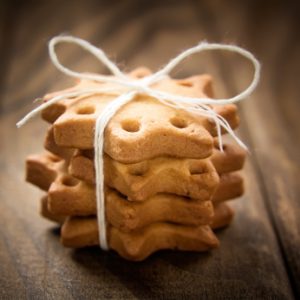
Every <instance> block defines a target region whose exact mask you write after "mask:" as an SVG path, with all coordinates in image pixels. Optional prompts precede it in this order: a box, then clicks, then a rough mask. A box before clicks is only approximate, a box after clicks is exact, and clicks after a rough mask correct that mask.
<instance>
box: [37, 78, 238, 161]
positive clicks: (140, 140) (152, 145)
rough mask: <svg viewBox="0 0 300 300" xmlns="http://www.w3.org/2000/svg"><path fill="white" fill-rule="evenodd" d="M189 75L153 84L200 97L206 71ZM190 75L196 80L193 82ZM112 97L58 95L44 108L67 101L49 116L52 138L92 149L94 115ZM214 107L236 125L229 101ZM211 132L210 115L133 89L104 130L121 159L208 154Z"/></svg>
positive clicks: (83, 84)
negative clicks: (176, 106)
mask: <svg viewBox="0 0 300 300" xmlns="http://www.w3.org/2000/svg"><path fill="white" fill-rule="evenodd" d="M190 81H191V86H188V85H187V82H189V79H186V80H185V81H182V80H181V81H178V80H172V79H165V80H163V81H162V82H160V83H159V84H158V86H157V87H156V88H157V89H161V90H166V91H173V92H175V93H179V92H181V94H183V95H188V96H198V97H204V96H205V94H204V91H207V90H209V89H208V88H205V86H207V85H210V81H211V79H210V77H209V76H207V75H203V76H197V79H195V78H193V79H191V80H190ZM195 81H197V82H200V83H199V84H195ZM201 82H202V83H201ZM94 85H95V83H90V82H81V83H80V84H79V87H86V86H87V87H90V86H94ZM79 87H77V88H79ZM200 87H202V88H203V90H201V89H200ZM74 89H76V87H75V88H74ZM114 98H115V96H109V95H94V96H90V97H85V98H83V97H81V98H80V99H69V100H63V102H59V103H57V104H54V105H53V106H50V107H49V108H48V109H47V110H46V111H45V112H44V113H43V115H44V117H45V116H47V115H48V114H49V115H52V114H53V111H55V114H57V111H60V112H61V110H62V109H61V106H64V105H65V103H68V104H67V105H65V108H64V112H63V113H62V114H60V116H59V117H58V118H57V119H56V120H55V121H54V124H53V129H54V138H55V142H56V143H57V144H58V145H59V146H63V147H74V148H79V149H92V148H93V138H94V125H95V120H96V118H97V116H98V115H99V114H100V113H101V111H102V110H103V108H104V106H105V105H107V103H109V102H110V101H112V99H114ZM62 103H63V104H62ZM55 106H58V107H60V108H55ZM215 110H216V111H218V112H219V113H220V114H221V115H222V116H223V117H225V118H226V119H227V121H228V122H229V123H230V124H231V126H232V127H233V128H234V127H236V126H237V125H238V122H239V121H238V117H237V111H236V107H235V106H234V105H226V106H216V107H215ZM47 111H50V112H49V113H47ZM51 118H52V117H51ZM51 118H50V117H49V118H48V117H46V119H51ZM52 119H53V118H52ZM215 134H216V132H215V124H214V122H212V121H211V120H210V119H208V118H205V117H199V116H197V117H195V116H192V115H191V114H188V113H186V112H184V111H181V110H175V109H173V108H171V107H168V106H165V105H163V104H161V103H160V102H158V101H157V100H155V99H152V98H151V97H148V96H143V95H138V96H136V98H135V99H134V100H133V101H131V102H130V103H128V104H127V105H125V106H124V107H123V108H121V109H120V110H119V111H118V112H117V114H116V115H115V116H114V117H113V118H112V120H111V121H110V122H109V124H108V126H107V128H106V131H105V152H106V153H107V154H108V155H110V156H111V157H112V158H113V159H115V160H117V161H120V162H124V163H135V162H139V161H143V160H148V159H150V158H154V157H158V156H165V155H170V156H176V157H186V158H205V157H207V156H209V155H210V154H211V151H212V147H213V146H212V143H213V140H212V135H215Z"/></svg>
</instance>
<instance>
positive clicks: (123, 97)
mask: <svg viewBox="0 0 300 300" xmlns="http://www.w3.org/2000/svg"><path fill="white" fill-rule="evenodd" d="M59 43H70V44H76V45H78V46H80V47H81V48H83V49H84V50H86V51H88V52H90V53H91V54H93V55H94V57H95V58H96V59H98V60H99V61H100V62H102V63H103V64H104V65H105V66H106V67H107V68H108V69H109V70H110V71H111V73H112V74H113V75H114V76H113V77H112V76H105V75H101V74H87V73H80V72H76V71H72V70H70V69H68V68H66V67H64V66H63V65H62V64H61V63H60V61H59V60H58V57H57V55H56V52H55V46H56V45H57V44H59ZM210 50H224V51H229V52H234V53H238V54H240V55H241V56H243V57H245V58H247V59H248V60H249V61H250V62H251V63H252V65H253V67H254V75H253V79H252V82H251V83H250V85H249V86H248V87H247V88H246V89H245V90H244V91H242V92H241V93H240V94H238V95H236V96H234V97H231V98H228V99H211V98H194V97H186V96H181V95H174V94H171V93H167V92H163V91H158V90H155V89H153V88H151V87H150V86H151V85H152V84H154V83H155V82H158V81H160V80H162V79H163V78H165V77H166V76H168V75H169V73H170V72H171V71H172V70H173V69H174V68H175V67H176V66H177V65H178V64H179V63H181V62H182V61H183V60H184V59H185V58H187V57H189V56H191V55H193V54H195V53H199V52H202V51H210ZM49 55H50V59H51V61H52V63H53V64H54V65H55V66H56V68H57V69H59V70H60V71H61V72H62V73H64V74H66V75H68V76H70V77H74V78H77V79H88V80H93V81H97V82H101V83H114V84H117V85H119V86H121V87H125V88H126V91H124V89H123V90H118V89H117V88H116V87H114V88H111V87H109V88H108V87H99V88H81V89H79V90H77V91H73V92H62V94H61V95H58V96H55V97H53V98H52V99H50V100H48V101H47V102H45V103H43V104H41V105H40V106H39V107H37V108H35V109H34V110H32V111H31V112H30V113H28V114H27V115H26V116H25V117H24V118H23V119H22V120H20V121H19V122H18V123H17V127H21V126H22V125H24V124H25V123H26V122H27V121H28V120H30V119H31V118H32V117H34V116H35V115H36V114H37V113H39V112H41V111H42V110H43V109H45V108H46V107H48V106H50V105H52V104H53V103H55V102H57V101H59V100H62V99H66V98H71V97H78V96H90V95H95V94H112V95H116V96H117V98H116V99H115V100H113V101H112V102H110V103H109V104H108V105H107V106H106V107H105V108H104V109H103V111H102V113H101V114H100V115H99V116H98V118H97V120H96V125H95V136H94V148H95V162H94V163H95V173H96V200H97V218H98V227H99V242H100V247H101V248H102V249H104V250H107V249H108V243H107V236H106V219H105V197H104V169H103V146H104V130H105V127H106V125H107V124H108V122H109V120H110V119H111V118H112V117H113V116H114V115H115V113H116V112H117V111H118V110H119V109H120V108H121V107H122V106H123V105H125V104H126V103H128V102H130V101H131V100H133V99H134V97H135V96H136V95H137V94H145V95H148V96H150V97H153V98H155V99H157V101H160V102H161V103H162V104H164V105H167V106H170V107H173V108H175V109H183V110H185V111H187V112H189V113H192V114H196V115H200V116H205V117H208V118H211V119H213V120H214V122H215V124H216V128H217V135H218V140H219V146H220V149H221V150H223V143H222V136H221V128H224V129H225V130H226V131H227V132H228V133H229V134H230V135H231V136H232V137H233V138H234V139H235V141H236V142H237V143H238V144H239V145H240V146H242V147H243V148H245V149H247V147H246V146H245V144H244V143H243V142H242V141H241V140H240V139H239V138H238V137H237V136H236V135H235V133H234V132H233V130H232V128H231V127H230V125H229V123H228V122H227V120H225V119H224V118H223V117H222V116H220V115H218V114H217V113H216V112H215V111H214V110H213V109H212V108H210V107H209V105H211V104H213V105H224V104H230V103H236V102H238V101H241V100H243V99H245V98H246V97H248V96H249V95H250V94H251V93H252V92H253V90H254V89H255V88H256V86H257V84H258V82H259V77H260V64H259V62H258V61H257V59H256V58H255V57H254V56H253V54H251V53H250V52H248V51H246V50H244V49H242V48H240V47H237V46H233V45H223V44H215V43H212V44H209V43H206V42H203V43H200V44H199V45H197V46H195V47H192V48H190V49H188V50H186V51H184V52H182V53H181V54H179V55H178V56H177V57H175V58H174V59H172V60H171V61H170V62H169V63H168V64H167V65H166V66H165V67H164V68H162V69H161V70H159V71H158V72H156V73H154V74H152V75H149V76H147V77H144V78H142V79H137V80H133V79H131V78H129V77H128V76H127V75H126V74H124V73H123V72H122V71H120V69H119V68H118V67H117V66H116V65H115V64H114V63H113V62H112V61H111V60H110V59H109V58H108V57H107V56H106V54H105V53H104V52H103V51H102V50H101V49H99V48H96V47H95V46H93V45H91V44H90V43H89V42H87V41H85V40H82V39H79V38H76V37H72V36H58V37H54V38H52V39H51V40H50V42H49Z"/></svg>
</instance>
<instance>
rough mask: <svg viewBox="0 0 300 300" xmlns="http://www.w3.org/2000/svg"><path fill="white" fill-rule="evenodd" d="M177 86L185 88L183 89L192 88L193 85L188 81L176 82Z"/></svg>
mask: <svg viewBox="0 0 300 300" xmlns="http://www.w3.org/2000/svg"><path fill="white" fill-rule="evenodd" d="M178 84H179V85H181V86H185V87H192V86H193V83H192V82H190V81H181V82H178Z"/></svg>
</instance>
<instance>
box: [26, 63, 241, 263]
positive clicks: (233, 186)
mask: <svg viewBox="0 0 300 300" xmlns="http://www.w3.org/2000/svg"><path fill="white" fill-rule="evenodd" d="M149 74H150V71H149V70H147V69H145V68H139V69H137V70H135V71H133V72H132V73H131V74H129V76H132V77H134V78H142V77H144V76H147V75H149ZM102 85H103V86H110V87H111V84H107V83H106V84H104V83H103V84H102ZM96 86H99V83H95V82H92V81H85V80H83V81H81V82H79V83H78V84H77V85H76V86H75V87H73V88H71V89H69V91H74V90H77V89H82V88H86V87H89V88H90V87H96ZM153 88H155V89H158V90H163V91H167V92H171V93H173V94H180V95H185V96H191V97H212V96H213V95H212V83H211V78H210V77H209V76H208V75H201V76H194V77H190V78H187V79H183V80H175V79H171V78H166V79H164V80H162V81H160V82H159V83H156V84H155V85H154V86H153ZM56 94H59V92H58V93H56ZM54 95H55V94H51V95H46V96H45V100H46V101H47V99H49V98H50V97H53V96H54ZM114 98H115V96H114V95H108V94H105V95H103V94H95V95H93V96H84V97H83V96H82V97H76V98H69V99H65V100H61V101H59V102H57V103H55V104H53V105H51V106H49V107H48V108H47V109H45V110H44V111H43V113H42V117H43V119H44V120H46V121H48V122H49V123H51V126H50V128H49V130H48V132H47V134H46V139H45V148H46V150H48V151H47V152H45V153H42V154H39V155H32V156H30V157H28V159H27V180H28V181H29V182H31V183H33V184H34V185H36V186H38V187H40V188H41V189H43V190H45V191H47V195H46V196H45V197H43V199H42V204H41V207H42V209H41V212H42V215H43V216H44V217H46V218H48V219H50V220H53V221H56V222H59V223H61V224H62V229H61V241H62V243H63V245H65V246H68V247H74V248H75V247H86V246H93V245H97V244H99V235H98V222H97V215H96V210H97V209H96V192H95V170H94V149H93V147H94V143H93V141H94V127H95V121H96V119H97V117H98V116H99V115H100V114H101V111H102V110H103V107H105V105H106V104H107V103H108V102H109V101H112V100H113V99H114ZM213 109H214V110H215V111H216V112H217V113H218V114H220V115H221V116H222V117H223V118H225V119H226V120H227V122H228V123H229V124H230V126H231V127H232V128H236V127H237V126H238V123H239V118H238V116H237V108H236V106H235V105H222V106H215V107H213ZM216 134H217V132H216V126H215V123H214V121H213V120H210V119H208V118H206V117H199V116H196V115H192V114H189V113H187V112H185V111H183V110H176V109H174V108H172V107H169V106H166V105H163V104H161V103H160V102H158V101H157V100H155V99H153V98H151V97H149V96H146V95H138V96H136V98H135V99H134V100H133V101H131V102H130V103H128V104H127V105H125V106H124V107H123V108H121V109H120V110H119V111H118V112H117V113H116V115H114V116H113V118H112V119H111V121H110V122H109V123H108V125H107V127H106V130H105V135H104V140H105V143H104V154H103V155H104V177H105V207H106V210H105V215H106V222H107V224H106V229H107V240H108V245H109V248H110V249H112V250H115V251H116V252H118V253H119V254H120V255H121V256H122V257H124V258H126V259H130V260H143V259H145V258H146V257H148V256H149V255H150V254H151V253H153V252H155V251H158V250H161V249H177V250H183V251H206V250H209V249H212V248H215V247H217V246H218V245H219V241H218V239H217V237H216V236H215V233H214V231H213V230H215V229H217V228H221V227H224V226H226V225H228V224H229V223H230V221H231V220H232V217H233V211H232V209H231V208H230V207H229V206H228V205H227V204H226V203H225V201H227V200H230V199H233V198H235V197H238V196H240V195H241V194H242V193H243V179H242V177H241V175H240V174H239V173H237V171H238V170H240V169H241V168H242V167H243V163H244V159H245V153H244V151H243V150H242V149H241V148H239V147H238V146H235V145H230V144H225V146H224V152H221V151H220V150H219V147H218V142H217V139H216V138H215V136H216Z"/></svg>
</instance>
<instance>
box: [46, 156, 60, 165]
mask: <svg viewBox="0 0 300 300" xmlns="http://www.w3.org/2000/svg"><path fill="white" fill-rule="evenodd" d="M49 159H50V160H51V161H52V162H54V163H56V162H59V161H61V158H60V157H58V156H50V157H49Z"/></svg>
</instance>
